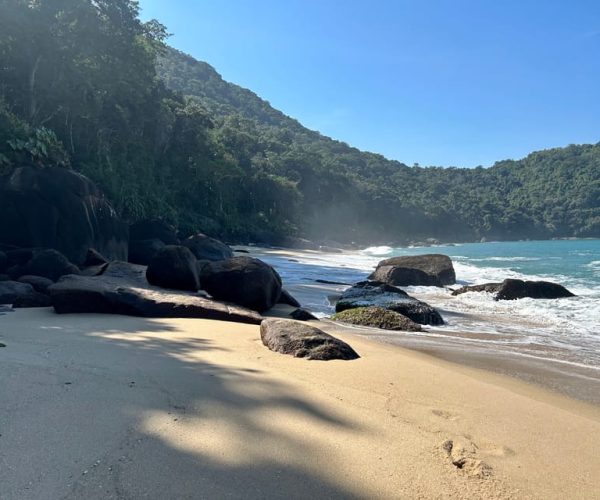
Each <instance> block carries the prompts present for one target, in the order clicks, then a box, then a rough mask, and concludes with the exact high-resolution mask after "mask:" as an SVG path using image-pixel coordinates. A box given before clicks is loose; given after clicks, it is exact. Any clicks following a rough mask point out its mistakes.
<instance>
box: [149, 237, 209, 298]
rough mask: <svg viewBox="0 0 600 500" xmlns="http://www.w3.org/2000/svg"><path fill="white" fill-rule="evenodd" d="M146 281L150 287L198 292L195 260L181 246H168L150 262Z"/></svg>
mask: <svg viewBox="0 0 600 500" xmlns="http://www.w3.org/2000/svg"><path fill="white" fill-rule="evenodd" d="M146 279H147V280H148V282H149V283H150V284H151V285H155V286H160V287H162V288H172V289H174V290H189V291H192V292H196V291H198V289H199V288H200V283H199V281H198V269H197V268H196V258H195V257H194V255H193V254H192V252H191V251H190V250H189V249H188V248H186V247H183V246H177V245H168V246H166V247H165V248H163V249H162V250H160V251H159V252H158V253H157V254H156V255H155V256H154V257H153V258H152V260H151V261H150V264H149V265H148V269H147V270H146Z"/></svg>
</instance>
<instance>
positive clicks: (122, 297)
mask: <svg viewBox="0 0 600 500" xmlns="http://www.w3.org/2000/svg"><path fill="white" fill-rule="evenodd" d="M113 264H117V265H113ZM128 266H132V265H131V264H127V263H124V262H121V263H111V264H109V266H108V268H107V270H106V272H105V273H104V274H103V275H101V276H96V277H89V276H75V275H70V276H65V277H64V278H62V279H61V280H60V281H59V282H58V283H56V284H54V285H52V286H51V287H50V288H49V292H50V296H51V299H52V304H53V305H54V309H55V311H56V312H57V313H59V314H68V313H102V314H124V315H128V316H141V317H147V318H202V319H213V320H220V321H234V322H238V323H250V324H259V323H260V322H261V320H262V317H261V316H260V315H259V314H257V313H256V312H255V311H251V310H249V309H245V308H242V307H238V306H235V305H233V304H225V303H221V302H216V301H214V300H210V299H206V298H203V297H199V296H198V295H196V294H193V293H189V292H177V291H169V290H164V289H160V288H155V287H152V286H151V285H149V284H148V283H147V282H146V280H145V278H144V277H143V274H142V275H140V272H141V273H143V271H144V268H139V266H132V267H128ZM0 285H1V284H0Z"/></svg>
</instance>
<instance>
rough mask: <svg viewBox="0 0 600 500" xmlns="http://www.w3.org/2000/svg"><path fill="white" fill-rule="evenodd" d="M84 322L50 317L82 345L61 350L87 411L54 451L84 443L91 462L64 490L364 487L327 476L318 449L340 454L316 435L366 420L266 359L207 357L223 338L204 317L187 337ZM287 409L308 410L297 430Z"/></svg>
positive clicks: (69, 462)
mask: <svg viewBox="0 0 600 500" xmlns="http://www.w3.org/2000/svg"><path fill="white" fill-rule="evenodd" d="M84 317H85V316H84ZM71 318H74V319H75V318H77V316H71ZM79 318H81V316H80V317H79ZM63 321H64V320H63ZM83 324H84V325H85V327H84V328H83V336H82V332H81V329H82V327H81V322H80V323H79V327H78V328H79V330H73V331H72V332H70V331H66V332H65V331H58V330H52V327H49V328H50V330H49V331H50V332H52V333H51V334H50V336H49V338H50V339H51V338H52V335H58V336H64V335H66V336H67V337H68V339H67V341H68V342H69V345H70V346H72V348H73V349H74V350H77V352H78V353H79V355H78V357H77V359H76V360H73V359H72V356H73V354H72V353H70V352H69V348H66V350H65V351H64V352H62V355H61V356H59V357H58V358H57V359H56V365H57V367H58V366H62V367H67V368H68V369H69V371H68V372H67V373H68V375H66V374H65V375H61V376H62V379H66V378H69V382H68V383H69V385H68V386H67V387H66V388H65V387H61V388H60V390H62V391H63V392H62V396H61V397H62V398H63V401H64V404H65V405H67V410H65V411H68V408H69V405H73V407H74V408H73V410H72V411H74V412H77V411H78V412H79V413H77V415H78V419H79V421H78V422H77V425H76V429H69V432H65V436H66V438H65V439H66V441H63V442H62V445H61V446H62V447H63V450H65V451H64V452H63V453H64V454H63V453H61V451H60V450H59V451H58V452H57V454H56V456H55V460H58V461H60V462H61V463H64V466H65V467H66V468H72V467H74V464H73V460H75V459H74V458H73V456H69V453H70V451H69V450H71V449H74V448H78V449H79V448H82V447H84V449H83V451H81V450H79V451H78V452H77V454H76V455H77V460H75V462H76V467H79V468H80V469H82V470H83V472H81V473H77V475H74V474H71V483H70V484H69V488H68V490H67V494H66V496H65V495H61V496H63V497H65V498H160V499H171V498H173V499H180V498H210V499H212V498H240V499H241V498H244V499H254V498H256V499H258V498H261V499H264V498H358V496H357V494H356V493H355V492H353V491H350V490H349V489H347V488H346V487H344V482H345V481H344V478H343V477H339V478H331V477H326V472H325V471H320V470H318V469H317V468H316V465H315V464H316V463H317V462H315V460H313V458H318V463H327V462H328V461H329V460H331V461H334V460H335V455H334V453H331V455H329V452H328V450H327V443H326V442H320V441H319V437H318V436H323V432H324V431H325V433H327V432H328V431H330V430H333V429H336V430H338V431H339V430H342V432H344V433H345V435H347V436H348V439H351V438H352V435H356V434H357V433H364V432H367V431H366V430H365V429H363V428H361V426H360V425H359V424H358V423H356V422H351V421H349V420H348V419H346V418H344V417H341V416H340V415H336V414H335V412H333V411H330V410H328V409H327V408H324V407H322V406H319V405H316V404H314V403H312V402H311V401H309V400H307V399H305V398H302V397H301V396H299V395H298V394H297V391H295V389H294V387H293V386H292V385H289V384H287V383H285V382H281V381H277V380H274V379H273V378H272V377H268V376H267V375H266V374H265V373H264V372H263V371H262V370H261V369H260V368H247V367H236V366H226V365H225V364H223V363H220V364H216V363H211V362H210V361H207V359H210V357H207V356H206V354H207V353H215V355H217V353H219V352H223V350H224V349H223V348H222V347H219V346H216V345H215V344H214V343H213V342H211V341H210V340H208V339H205V338H202V331H201V330H200V329H199V332H198V336H197V337H195V338H190V337H189V336H184V335H178V333H179V330H178V329H177V328H176V327H173V326H169V325H168V323H166V322H160V321H155V320H150V319H140V318H125V317H117V316H107V317H106V318H102V317H98V316H90V317H89V319H88V320H86V321H85V322H84V323H83ZM189 325H193V322H190V323H189ZM202 328H206V326H205V325H203V326H202ZM248 328H256V327H248ZM158 332H160V334H157V333H158ZM257 339H258V329H257ZM91 351H94V352H95V355H94V356H93V357H92V356H89V352H91ZM65 358H68V359H70V360H71V361H73V362H71V363H70V364H68V365H67V364H65ZM294 361H296V360H292V359H290V362H294ZM307 362H308V361H307ZM59 378H60V377H59ZM62 379H61V380H62ZM65 391H67V392H65ZM295 392H296V393H295ZM82 407H83V408H85V411H84V412H83V414H82V411H81V408H82ZM42 411H43V409H42ZM290 416H293V417H294V421H295V422H296V421H299V422H300V424H299V426H297V427H293V428H292V430H291V431H290V430H289V429H288V428H284V427H283V426H281V425H280V424H281V423H282V422H285V421H286V418H289V417H290ZM86 417H89V418H86ZM49 419H50V422H52V415H51V414H50V415H49ZM53 425H59V426H61V425H62V426H65V425H68V423H66V422H54V424H53ZM311 429H319V432H320V434H319V433H317V434H315V436H312V435H311ZM82 441H83V442H82ZM332 470H336V469H335V468H333V469H332ZM342 475H343V473H342ZM63 493H64V491H63ZM9 497H10V495H9Z"/></svg>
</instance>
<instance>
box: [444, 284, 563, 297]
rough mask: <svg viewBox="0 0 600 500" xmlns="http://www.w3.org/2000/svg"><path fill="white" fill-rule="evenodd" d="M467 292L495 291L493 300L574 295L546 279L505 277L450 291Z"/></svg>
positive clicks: (456, 292) (453, 293) (455, 293)
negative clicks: (494, 281)
mask: <svg viewBox="0 0 600 500" xmlns="http://www.w3.org/2000/svg"><path fill="white" fill-rule="evenodd" d="M468 292H487V293H495V294H496V295H495V297H494V299H495V300H516V299H523V298H531V299H560V298H566V297H575V294H573V293H571V292H570V291H569V290H567V289H566V288H565V287H564V286H562V285H558V284H557V283H550V282H548V281H523V280H516V279H506V280H504V281H503V282H502V283H485V284H483V285H472V286H463V287H462V288H459V289H458V290H455V291H454V292H452V295H455V296H456V295H461V294H463V293H468Z"/></svg>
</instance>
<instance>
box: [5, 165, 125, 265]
mask: <svg viewBox="0 0 600 500" xmlns="http://www.w3.org/2000/svg"><path fill="white" fill-rule="evenodd" d="M127 239H128V228H127V225H126V224H124V223H123V222H122V221H121V220H120V219H119V218H118V217H117V214H116V212H115V211H114V210H113V208H112V207H111V205H110V204H109V203H108V201H107V200H106V198H105V197H104V195H103V194H102V192H101V191H100V190H99V189H98V188H97V187H96V186H95V185H94V184H93V183H92V181H90V180H89V179H88V178H87V177H85V176H83V175H81V174H78V173H76V172H73V171H72V170H68V169H65V168H56V167H46V168H37V167H20V168H17V169H15V170H13V171H12V173H10V174H8V175H5V176H2V177H0V242H1V243H5V244H9V245H14V246H16V247H19V248H54V249H56V250H58V251H60V252H61V253H62V254H64V255H65V256H66V257H67V258H68V259H69V260H70V261H71V262H74V263H75V264H81V263H82V262H83V261H84V259H85V255H86V252H87V250H88V248H95V249H97V250H98V251H99V252H102V254H104V255H106V256H107V257H108V258H110V259H125V258H126V257H127ZM13 265H14V264H13Z"/></svg>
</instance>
